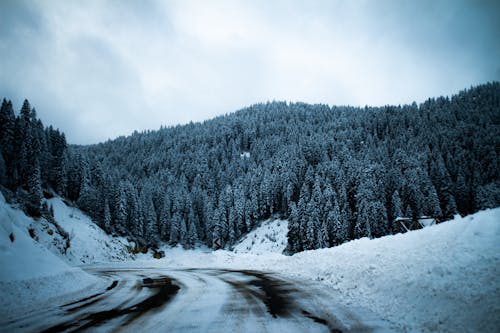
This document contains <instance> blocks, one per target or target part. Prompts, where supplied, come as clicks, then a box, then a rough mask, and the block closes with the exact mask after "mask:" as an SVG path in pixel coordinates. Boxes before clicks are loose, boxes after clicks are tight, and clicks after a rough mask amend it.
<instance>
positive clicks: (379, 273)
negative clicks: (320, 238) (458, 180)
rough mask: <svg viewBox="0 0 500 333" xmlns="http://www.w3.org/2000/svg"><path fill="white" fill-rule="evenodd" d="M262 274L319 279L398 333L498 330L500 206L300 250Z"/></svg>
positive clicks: (345, 300) (269, 265)
mask: <svg viewBox="0 0 500 333" xmlns="http://www.w3.org/2000/svg"><path fill="white" fill-rule="evenodd" d="M260 268H262V269H269V270H272V271H278V272H280V273H285V274H289V275H291V276H294V277H298V278H301V279H310V280H316V281H320V282H321V283H324V284H326V285H328V286H329V287H330V288H331V289H332V290H333V291H336V292H337V297H338V300H339V301H341V302H343V303H345V304H346V305H353V306H361V307H364V308H368V309H370V310H371V311H373V312H375V313H378V314H379V315H380V317H382V318H385V319H387V320H389V321H390V322H392V323H393V324H394V325H395V326H396V327H397V329H398V330H400V331H412V332H413V331H420V332H435V331H437V332H463V331H467V332H498V329H499V328H500V279H499V276H500V208H496V209H492V210H486V211H482V212H479V213H477V214H474V215H471V216H468V217H465V218H461V217H456V218H455V219H454V220H452V221H449V222H445V223H441V224H438V225H436V226H433V227H429V228H425V229H422V230H418V231H413V232H408V233H405V234H398V235H394V236H387V237H382V238H379V239H373V240H369V239H367V238H365V239H361V240H357V241H352V242H349V243H346V244H343V245H341V246H338V247H335V248H331V249H324V250H316V251H308V252H303V253H299V254H297V255H294V256H292V257H291V258H286V259H281V260H273V261H271V262H267V263H265V261H264V262H263V267H260Z"/></svg>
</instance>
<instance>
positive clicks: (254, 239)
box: [233, 220, 288, 254]
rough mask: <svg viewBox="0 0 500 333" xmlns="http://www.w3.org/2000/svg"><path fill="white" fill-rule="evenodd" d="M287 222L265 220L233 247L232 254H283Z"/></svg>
mask: <svg viewBox="0 0 500 333" xmlns="http://www.w3.org/2000/svg"><path fill="white" fill-rule="evenodd" d="M287 232H288V221H286V220H267V221H264V222H262V224H261V225H260V226H259V227H258V228H256V229H254V230H252V231H251V232H249V233H248V234H247V235H246V236H244V237H243V238H242V239H241V240H240V241H239V242H238V244H237V245H236V246H235V247H234V249H233V252H234V253H252V254H266V253H270V252H272V253H283V250H284V249H285V247H286V244H287V237H286V234H287Z"/></svg>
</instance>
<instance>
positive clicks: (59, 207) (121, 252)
mask: <svg viewBox="0 0 500 333" xmlns="http://www.w3.org/2000/svg"><path fill="white" fill-rule="evenodd" d="M47 202H48V204H49V205H52V207H53V208H54V218H55V220H56V221H57V223H58V224H59V225H60V226H61V227H62V228H63V229H64V230H65V231H66V232H68V233H69V238H70V246H69V248H68V249H67V250H66V253H65V254H64V258H66V260H68V261H69V262H70V263H74V264H89V263H99V262H110V261H121V260H128V259H133V258H132V255H131V254H130V252H129V251H128V250H127V245H129V243H128V241H127V240H126V239H125V238H123V237H112V236H110V235H108V234H106V232H104V230H102V229H101V228H99V226H97V225H96V224H95V223H94V222H93V221H92V220H91V219H90V217H88V216H87V215H85V214H84V213H83V212H82V211H81V210H79V209H78V208H75V207H70V206H68V205H66V204H65V203H64V201H63V200H62V199H61V198H59V197H56V198H53V199H50V200H47Z"/></svg>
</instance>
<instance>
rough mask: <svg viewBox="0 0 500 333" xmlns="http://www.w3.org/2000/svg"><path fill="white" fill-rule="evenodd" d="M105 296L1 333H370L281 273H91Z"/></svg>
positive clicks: (35, 316)
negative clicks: (101, 283)
mask: <svg viewBox="0 0 500 333" xmlns="http://www.w3.org/2000/svg"><path fill="white" fill-rule="evenodd" d="M87 270H88V271H89V272H90V273H93V274H96V275H98V276H100V277H103V278H105V279H107V280H109V285H108V286H107V287H106V288H104V289H103V290H102V291H100V292H98V293H95V294H91V295H81V297H80V298H79V299H75V300H74V301H72V302H69V303H65V304H54V305H53V306H52V307H48V308H44V309H40V310H38V311H35V312H32V313H29V314H25V315H24V316H21V317H19V318H14V319H11V318H10V319H8V321H6V322H1V320H2V319H0V331H1V332H45V333H50V332H138V331H140V332H217V333H221V332H273V333H274V332H287V333H289V332H290V333H292V332H371V331H372V330H371V329H370V328H369V327H367V326H365V325H363V324H362V323H361V322H360V321H359V320H358V319H357V318H356V316H355V315H354V314H353V313H350V312H349V311H348V310H346V309H345V308H342V307H340V306H337V305H335V302H334V300H333V299H332V298H331V296H329V295H328V294H327V293H324V292H322V291H320V290H318V289H314V288H313V287H311V286H308V285H306V284H304V283H302V282H300V283H299V282H294V281H290V280H288V279H284V278H281V277H279V276H278V275H276V274H271V273H265V272H259V271H250V270H226V269H179V270H175V269H158V268H150V269H148V268H130V269H126V268H119V269H115V268H113V269H103V268H88V269H87Z"/></svg>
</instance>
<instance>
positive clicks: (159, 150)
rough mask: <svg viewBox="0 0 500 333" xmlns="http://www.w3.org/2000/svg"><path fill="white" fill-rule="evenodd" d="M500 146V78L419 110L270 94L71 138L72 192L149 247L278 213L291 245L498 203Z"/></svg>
mask: <svg viewBox="0 0 500 333" xmlns="http://www.w3.org/2000/svg"><path fill="white" fill-rule="evenodd" d="M499 154H500V83H498V82H495V83H489V84H485V85H481V86H478V87H476V88H472V89H469V90H466V91H463V92H460V93H459V94H457V95H455V96H453V97H451V98H444V97H440V98H435V99H429V100H427V101H426V102H425V103H422V104H421V105H416V104H412V105H405V106H385V107H365V108H357V107H335V106H334V107H329V106H327V105H309V104H303V103H285V102H272V103H266V104H256V105H253V106H251V107H248V108H246V109H243V110H240V111H238V112H235V113H232V114H229V115H225V116H222V117H218V118H215V119H213V120H210V121H205V122H203V123H195V124H189V125H184V126H177V127H169V128H161V129H160V130H158V131H150V132H144V133H134V134H133V135H131V136H129V137H121V138H118V139H116V140H113V141H108V142H106V143H102V144H98V145H92V146H70V147H69V149H68V151H67V152H66V154H65V156H66V161H65V163H64V165H65V168H66V169H65V170H66V172H65V174H66V176H67V186H66V187H65V189H64V192H63V193H62V194H63V195H64V196H67V197H68V198H69V199H71V200H74V201H75V202H76V203H77V204H78V205H79V206H80V207H81V208H82V209H83V210H85V211H86V212H88V213H89V214H90V215H91V216H92V217H93V218H94V219H95V220H96V221H98V222H99V223H100V224H101V225H102V226H103V227H104V228H105V229H106V230H108V231H109V232H114V233H117V234H123V235H128V236H132V237H134V238H136V239H137V240H139V241H140V242H142V243H146V244H155V243H157V242H158V241H160V240H162V241H168V242H170V243H172V244H177V243H180V244H182V245H183V246H185V247H192V246H195V245H196V244H198V243H204V244H207V245H208V246H213V247H219V246H230V245H232V244H233V243H234V242H235V241H236V240H237V239H238V238H239V237H240V235H242V234H244V233H246V232H247V231H249V230H250V229H252V227H253V226H254V225H255V224H256V223H257V222H259V221H261V220H263V219H265V218H268V217H269V216H271V215H273V214H277V215H281V216H282V217H284V218H288V219H289V244H288V251H289V253H294V252H297V251H302V250H306V249H315V248H321V247H328V246H334V245H337V244H340V243H343V242H345V241H347V240H350V239H355V238H359V237H364V236H368V237H379V236H382V235H386V234H389V233H393V232H396V231H398V230H397V228H396V226H395V225H394V224H393V222H392V221H393V220H394V218H395V217H398V216H412V217H418V216H422V215H429V216H434V217H438V218H447V217H451V216H452V215H454V214H456V213H460V214H468V213H473V212H475V211H477V210H479V209H484V208H488V207H495V206H498V205H500V177H499V165H500V161H499V156H500V155H499ZM49 185H50V184H49Z"/></svg>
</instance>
